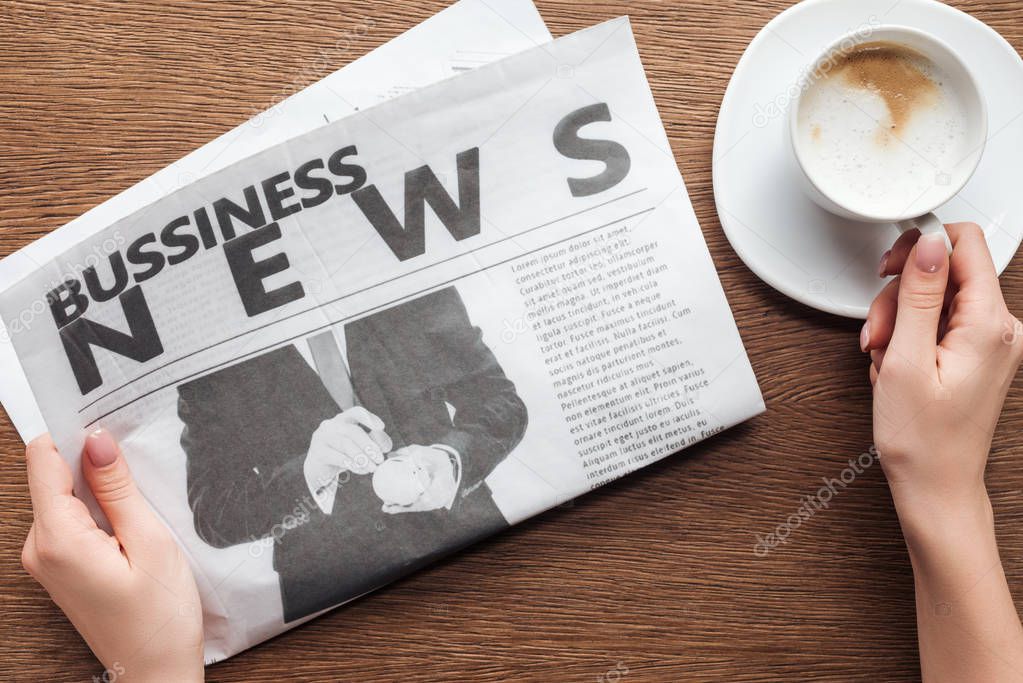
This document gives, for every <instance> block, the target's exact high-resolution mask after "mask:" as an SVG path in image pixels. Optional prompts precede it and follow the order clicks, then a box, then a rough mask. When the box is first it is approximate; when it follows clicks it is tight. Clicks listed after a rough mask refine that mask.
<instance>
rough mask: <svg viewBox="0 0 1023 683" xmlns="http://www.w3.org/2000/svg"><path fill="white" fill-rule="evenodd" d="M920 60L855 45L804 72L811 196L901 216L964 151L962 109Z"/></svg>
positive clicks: (944, 81)
mask: <svg viewBox="0 0 1023 683" xmlns="http://www.w3.org/2000/svg"><path fill="white" fill-rule="evenodd" d="M950 84H951V80H950V79H949V77H948V75H947V74H945V73H944V72H943V71H942V69H941V68H940V67H938V66H937V65H936V64H935V63H934V62H933V61H931V60H930V59H928V58H927V57H926V56H924V55H922V54H920V53H919V52H916V51H914V50H912V49H911V48H909V47H905V46H902V45H899V44H897V43H892V42H871V43H864V44H861V45H857V46H856V47H854V48H852V49H851V50H847V51H844V52H841V53H837V54H836V55H834V56H832V57H830V58H828V59H826V60H825V61H824V62H823V63H822V64H821V65H820V66H819V67H818V69H817V70H816V72H815V73H814V74H812V76H811V78H810V82H809V86H808V88H807V89H806V91H805V92H804V94H803V96H802V98H801V100H800V104H799V111H798V113H797V116H798V126H797V133H796V134H797V135H798V136H799V137H800V141H799V142H800V146H801V148H802V150H803V159H802V162H803V165H804V167H805V169H806V171H807V173H808V174H809V175H810V176H811V177H812V178H813V179H814V182H815V183H816V184H817V187H818V189H819V190H821V191H822V192H823V193H824V194H826V195H828V196H830V197H832V198H833V199H834V200H836V201H837V202H839V203H841V204H844V205H847V206H851V207H857V208H859V209H862V213H865V214H881V215H900V214H904V213H906V212H907V211H910V210H911V209H912V207H913V206H914V204H915V203H916V202H917V201H918V200H920V199H921V198H922V197H924V196H925V195H927V194H928V193H929V192H930V191H933V190H934V188H935V186H936V185H940V184H941V183H942V182H943V180H944V181H945V182H947V180H946V179H947V177H948V176H947V175H946V172H947V171H948V170H949V169H952V168H954V167H955V166H956V165H957V164H959V163H960V162H961V161H962V160H963V159H964V157H966V156H968V155H969V153H970V149H969V138H968V131H967V123H968V120H967V109H966V105H965V103H964V102H963V101H962V99H961V97H960V96H959V95H958V93H957V92H956V91H955V90H954V89H953V88H951V87H950Z"/></svg>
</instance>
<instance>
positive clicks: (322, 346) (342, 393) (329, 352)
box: [309, 330, 358, 411]
mask: <svg viewBox="0 0 1023 683" xmlns="http://www.w3.org/2000/svg"><path fill="white" fill-rule="evenodd" d="M309 351H310V352H311V353H312V356H313V365H315V366H316V373H317V374H318V375H319V376H320V379H321V380H322V381H323V386H325V387H326V388H327V393H329V394H330V397H331V398H333V399H334V402H335V403H337V405H338V407H339V408H340V409H341V410H342V411H345V410H348V409H349V408H352V407H354V406H356V405H357V404H358V399H357V398H356V396H355V387H354V386H352V376H351V374H350V373H349V372H348V366H346V365H345V361H344V358H343V357H342V356H341V349H339V348H338V345H337V337H335V336H334V333H333V332H331V331H330V330H327V331H326V332H321V333H319V334H317V335H316V336H314V337H310V338H309Z"/></svg>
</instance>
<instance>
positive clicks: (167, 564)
mask: <svg viewBox="0 0 1023 683" xmlns="http://www.w3.org/2000/svg"><path fill="white" fill-rule="evenodd" d="M85 451H86V452H85V454H84V457H83V458H82V470H83V472H84V474H85V479H86V481H88V483H89V486H90V487H91V488H92V492H93V494H94V495H95V496H96V499H97V501H99V504H100V506H101V507H102V508H103V512H104V513H105V514H106V516H107V518H108V519H109V520H110V524H111V526H112V527H113V530H114V535H113V536H111V535H110V534H108V533H106V532H105V531H103V530H102V529H100V528H99V527H97V526H96V523H95V522H94V521H93V519H92V517H91V516H90V515H89V512H88V510H87V509H86V507H85V505H84V504H83V503H82V501H80V500H79V499H78V498H76V497H75V496H74V495H73V494H72V492H71V484H72V477H71V470H70V469H69V468H68V466H67V464H66V463H65V462H64V460H63V459H62V458H61V457H60V455H59V454H58V453H57V450H56V448H55V447H54V445H53V442H52V441H51V440H50V438H49V437H48V436H43V437H40V438H38V439H36V440H35V441H33V442H32V443H30V444H29V445H28V449H27V451H26V454H25V457H26V460H27V462H28V483H29V490H30V492H31V494H32V511H33V514H34V518H35V519H34V522H33V524H32V528H31V530H29V533H28V538H27V539H26V540H25V547H24V549H23V550H22V553H21V559H22V563H23V564H24V565H25V569H27V570H28V572H29V573H30V574H31V575H32V576H33V577H35V579H36V580H37V581H39V583H41V584H42V585H43V587H44V588H46V590H47V591H48V592H49V594H50V597H52V598H53V601H54V602H55V603H57V606H58V607H60V608H61V609H62V610H63V611H64V613H65V614H66V615H67V617H68V619H70V620H71V623H72V624H74V627H75V628H76V629H78V632H79V633H81V634H82V637H83V638H85V641H86V642H87V643H88V644H89V647H90V648H92V651H93V652H94V653H95V654H96V656H97V657H98V658H99V660H100V661H101V662H102V663H103V666H105V667H106V668H107V670H108V671H111V672H114V675H116V676H117V678H118V680H124V681H150V680H152V681H201V680H202V679H203V656H202V655H203V647H202V644H203V641H202V609H201V608H200V605H199V594H198V591H197V590H196V586H195V580H194V579H193V577H192V572H191V570H190V569H189V566H188V563H187V562H186V561H185V558H184V557H183V556H182V554H181V551H180V549H179V548H178V545H177V543H175V542H174V539H173V538H172V537H171V534H170V532H169V531H168V530H167V528H166V527H165V526H164V525H163V524H162V523H161V522H160V521H159V520H158V519H157V518H156V516H155V514H154V513H153V511H152V510H151V509H150V508H149V506H148V504H147V503H146V501H145V500H144V499H143V497H142V494H141V493H139V491H138V489H137V488H136V487H135V483H134V481H133V480H132V477H131V472H130V471H129V470H128V464H127V463H126V462H125V460H124V457H123V456H122V455H121V452H120V448H119V447H118V446H117V444H116V443H115V442H114V440H113V438H112V437H111V436H110V434H108V433H107V432H104V431H98V432H96V433H94V434H91V435H90V436H89V437H88V439H87V440H86V447H85Z"/></svg>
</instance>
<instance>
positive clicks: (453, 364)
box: [0, 19, 763, 660]
mask: <svg viewBox="0 0 1023 683" xmlns="http://www.w3.org/2000/svg"><path fill="white" fill-rule="evenodd" d="M97 254H100V255H101V256H100V257H98V258H97ZM67 264H83V265H82V266H81V267H76V268H73V269H72V270H73V272H71V273H68V272H67V268H66V265H67ZM85 264H89V265H85ZM37 301H43V302H45V311H46V315H45V316H44V317H41V318H39V319H36V320H34V321H33V323H32V324H30V325H25V324H23V323H22V318H23V317H22V315H21V314H22V312H23V311H24V310H26V307H28V308H29V309H30V308H31V306H32V304H33V302H37ZM0 315H2V317H3V319H4V322H5V323H6V325H7V328H8V330H9V332H10V334H11V339H12V341H13V343H14V346H15V348H16V350H17V353H18V356H19V358H20V360H21V363H22V365H23V367H24V370H25V374H26V376H27V377H28V380H29V382H30V384H31V386H32V390H33V392H34V393H35V396H36V399H37V400H38V403H39V406H40V409H41V411H42V414H43V417H44V418H45V420H46V424H47V425H48V427H49V429H50V430H51V433H52V434H53V437H54V439H55V441H56V443H57V444H58V446H59V447H60V449H61V451H62V453H64V454H65V456H66V457H68V458H69V459H71V460H72V461H73V464H75V465H77V456H76V454H77V453H79V452H80V450H81V446H82V441H83V435H84V434H85V433H86V431H87V430H89V429H93V428H95V427H96V426H98V425H103V426H104V427H105V428H107V429H109V430H110V431H111V432H113V433H114V434H115V435H116V436H117V437H118V438H119V439H120V440H121V441H122V444H123V447H124V449H125V453H126V455H127V457H128V459H129V461H130V463H131V466H132V469H133V471H134V473H135V476H136V479H137V480H138V483H139V486H140V488H141V490H142V491H143V493H144V494H145V495H146V497H147V499H148V500H149V501H150V503H151V504H152V506H153V507H154V509H155V510H156V511H157V512H158V514H159V515H160V516H161V517H162V518H163V519H164V520H165V522H166V523H167V525H168V526H169V527H170V529H171V530H172V531H173V532H174V533H175V535H176V536H177V538H178V540H179V542H180V543H181V545H182V547H183V548H184V549H185V551H186V553H187V554H188V556H189V558H190V560H191V563H192V566H193V569H194V570H195V573H196V579H197V581H198V584H199V588H200V592H201V593H202V599H203V605H204V618H205V621H206V629H207V657H208V659H210V660H216V659H220V658H223V657H226V656H230V655H231V654H233V653H235V652H237V651H239V650H241V649H244V648H245V647H248V646H250V645H252V644H254V643H256V642H258V641H260V640H262V639H265V638H267V637H270V636H271V635H273V634H275V633H278V632H280V631H282V630H284V629H286V628H289V627H291V626H293V625H295V624H296V623H298V622H300V621H301V620H304V619H306V618H309V617H311V616H313V615H315V614H318V613H320V612H321V611H323V610H325V609H329V608H331V607H333V606H336V605H338V604H341V603H343V602H346V601H348V600H351V599H353V598H356V597H358V596H359V595H362V594H364V593H366V592H369V591H371V590H373V589H375V588H378V587H380V586H382V585H384V584H386V583H388V582H390V581H391V580H393V579H395V578H397V577H399V576H402V575H404V574H406V573H408V572H410V571H413V570H415V569H416V568H418V567H421V566H423V565H425V564H427V563H429V562H431V561H433V560H435V559H437V558H438V557H441V556H443V555H445V554H448V553H450V552H452V551H454V550H456V549H458V548H460V547H463V546H465V545H467V544H469V543H472V542H474V541H476V540H478V539H480V538H483V537H485V536H487V535H490V534H492V533H495V532H497V531H499V530H501V529H503V528H506V527H507V526H508V525H509V524H514V523H517V522H518V521H521V520H522V519H525V518H526V517H529V516H532V515H534V514H537V513H539V512H541V511H543V510H545V509H548V508H550V507H552V506H554V505H557V504H559V503H561V502H564V501H566V500H568V499H571V498H573V497H575V496H578V495H580V494H582V493H584V492H586V491H589V490H592V489H594V488H597V487H599V486H600V485H602V484H604V483H606V482H609V481H611V480H613V479H616V478H618V477H621V476H623V475H624V474H627V473H628V472H631V471H634V470H636V469H638V468H640V467H643V466H645V465H647V464H650V463H652V462H654V461H656V460H658V459H660V458H663V457H666V456H668V455H670V454H672V453H675V452H677V451H678V450H680V449H682V448H685V447H687V446H689V445H692V444H693V443H696V442H698V441H700V440H702V439H705V438H707V437H709V436H712V435H713V434H716V433H718V432H719V431H721V430H723V429H726V428H728V427H730V426H732V425H734V424H736V423H738V422H740V421H742V420H745V419H747V418H749V417H751V416H752V415H755V414H756V413H758V412H760V411H761V410H762V409H763V402H762V399H761V396H760V392H759V390H758V388H757V384H756V380H755V378H754V376H753V372H752V370H751V368H750V365H749V361H748V359H747V357H746V354H745V351H744V349H743V347H742V343H741V341H740V339H739V336H738V333H737V330H736V328H735V324H734V321H733V320H732V316H731V313H730V311H729V308H728V305H727V302H726V300H725V298H724V295H723V292H722V290H721V287H720V284H719V282H718V280H717V276H716V273H715V271H714V268H713V264H712V263H711V260H710V256H709V254H708V252H707V248H706V245H705V244H704V242H703V238H702V235H701V233H700V229H699V226H698V224H697V221H696V217H695V215H694V213H693V210H692V207H691V205H690V203H689V199H688V196H687V194H686V191H685V187H684V184H683V182H682V179H681V176H680V175H679V172H678V169H677V168H676V166H675V162H674V157H673V154H672V151H671V148H670V146H669V144H668V140H667V137H666V135H665V133H664V129H663V127H662V125H661V123H660V120H659V118H658V114H657V111H656V107H655V105H654V101H653V98H652V95H651V93H650V90H649V87H648V85H647V83H646V79H645V77H644V73H643V69H642V65H641V63H640V60H639V55H638V53H637V51H636V46H635V43H634V41H633V38H632V33H631V29H630V26H629V23H628V20H627V19H618V20H614V21H611V22H608V23H605V24H601V25H599V26H596V27H593V28H591V29H588V30H585V31H581V32H579V33H576V34H573V35H571V36H568V37H565V38H562V39H559V40H557V41H554V42H552V43H548V44H545V45H541V46H539V47H536V48H533V49H530V50H527V51H524V52H522V53H520V54H516V55H513V56H511V57H507V58H505V59H502V60H499V61H497V62H495V63H493V64H490V65H486V66H482V67H480V68H478V69H476V70H473V71H471V72H468V73H465V74H463V75H461V76H458V77H456V78H453V79H449V80H446V81H443V82H441V83H437V84H435V85H431V86H428V87H425V88H422V89H420V90H416V91H413V92H410V93H408V94H405V95H402V96H400V97H397V98H395V99H392V100H390V101H387V102H384V103H382V104H380V105H377V106H375V107H372V108H370V109H365V110H363V111H359V112H358V113H355V114H353V115H351V116H348V117H345V118H342V119H340V120H337V121H335V122H333V123H330V124H329V125H324V126H323V127H321V128H317V129H315V130H312V131H311V132H307V133H305V134H303V135H301V136H299V137H296V138H294V139H292V140H290V141H288V142H285V143H282V144H279V145H277V146H274V147H272V148H269V149H267V150H266V151H263V152H261V153H259V154H257V155H255V156H253V157H250V158H248V159H245V160H242V161H239V162H237V163H235V164H233V165H231V166H228V167H226V168H224V169H222V170H220V171H218V172H216V173H214V174H212V175H210V176H208V177H206V178H203V179H201V180H199V181H197V182H195V183H193V184H191V185H188V186H187V187H184V188H182V189H179V190H177V191H175V192H173V193H171V194H169V195H167V196H164V197H162V198H159V199H158V200H156V201H155V202H153V203H152V204H150V205H149V206H147V207H146V208H144V209H142V210H140V211H137V212H136V213H134V214H132V215H130V216H127V217H126V218H124V219H122V220H118V221H116V222H114V223H112V224H111V225H110V226H109V227H108V228H106V229H105V230H103V231H102V232H100V233H99V234H97V235H95V236H94V237H91V238H89V239H87V240H86V241H84V242H82V243H81V244H79V245H77V246H75V247H74V248H72V249H69V250H68V251H67V252H66V253H64V254H63V255H62V256H61V258H60V259H58V260H54V261H53V262H50V263H48V264H45V265H43V266H42V267H40V268H38V269H37V270H35V271H34V272H32V273H31V274H29V275H28V276H27V277H26V278H25V279H24V280H22V281H21V282H19V283H18V284H17V285H16V286H14V287H12V288H11V289H8V290H7V291H6V292H4V293H3V294H2V295H0ZM75 469H76V471H77V467H76V468H75ZM78 490H79V491H82V492H83V493H84V491H83V490H82V489H78ZM94 514H95V511H94Z"/></svg>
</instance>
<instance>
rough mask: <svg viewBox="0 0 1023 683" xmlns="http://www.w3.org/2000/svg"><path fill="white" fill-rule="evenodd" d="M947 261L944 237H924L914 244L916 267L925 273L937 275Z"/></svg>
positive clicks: (933, 235) (931, 235) (934, 235)
mask: <svg viewBox="0 0 1023 683" xmlns="http://www.w3.org/2000/svg"><path fill="white" fill-rule="evenodd" d="M947 259H948V249H947V247H946V246H945V236H944V235H941V234H930V235H924V236H923V237H921V238H920V239H919V240H918V241H917V243H916V267H917V268H919V269H920V270H922V271H924V272H925V273H937V272H938V271H939V270H941V267H942V266H944V265H945V261H946V260H947Z"/></svg>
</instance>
